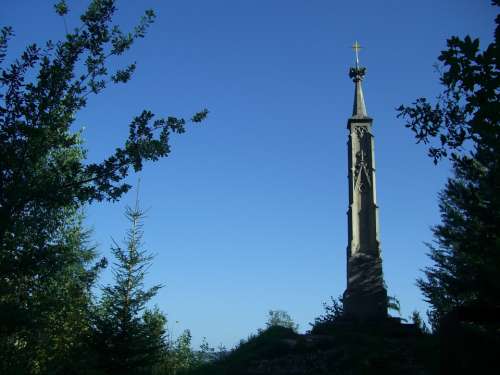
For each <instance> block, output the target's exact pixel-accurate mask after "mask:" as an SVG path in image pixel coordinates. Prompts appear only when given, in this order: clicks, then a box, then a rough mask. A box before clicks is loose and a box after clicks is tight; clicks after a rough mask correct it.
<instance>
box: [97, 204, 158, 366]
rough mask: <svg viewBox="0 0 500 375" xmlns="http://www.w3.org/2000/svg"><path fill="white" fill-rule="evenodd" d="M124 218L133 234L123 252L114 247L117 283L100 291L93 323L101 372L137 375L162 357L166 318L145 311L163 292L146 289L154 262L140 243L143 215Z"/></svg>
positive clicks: (133, 212) (128, 214) (129, 214)
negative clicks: (153, 299)
mask: <svg viewBox="0 0 500 375" xmlns="http://www.w3.org/2000/svg"><path fill="white" fill-rule="evenodd" d="M125 215H126V217H127V219H128V220H129V222H130V223H131V228H130V230H129V231H128V233H127V236H126V240H125V247H121V246H119V245H118V244H117V243H116V242H115V246H114V247H113V248H112V252H113V255H114V257H115V258H116V263H115V264H114V269H113V273H114V279H115V283H114V284H113V285H109V286H106V287H105V288H104V289H103V294H102V298H101V301H100V304H99V307H98V311H97V315H96V318H95V323H94V327H95V332H94V340H95V345H96V352H97V353H98V356H99V368H102V369H104V371H105V373H106V374H110V375H111V374H123V375H127V374H138V373H140V372H141V371H144V369H150V368H152V367H153V365H154V364H155V363H156V362H157V361H159V360H160V359H161V358H162V357H163V355H164V354H165V352H166V346H165V324H166V318H165V316H164V315H163V314H162V313H161V312H160V311H159V310H158V309H154V310H146V306H147V303H148V302H149V301H150V300H151V299H152V298H153V297H154V296H155V295H156V293H157V292H158V290H159V289H160V288H161V286H160V285H155V286H153V287H151V288H148V289H144V277H145V275H146V272H147V270H148V268H149V266H150V265H151V261H152V259H153V257H152V255H150V254H149V253H148V252H147V251H146V250H145V249H144V248H143V243H142V237H143V230H142V220H143V218H144V212H143V211H141V210H140V208H139V207H138V204H136V206H135V208H133V209H132V208H127V210H126V213H125Z"/></svg>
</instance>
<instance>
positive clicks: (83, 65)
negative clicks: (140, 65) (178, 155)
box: [0, 0, 207, 374]
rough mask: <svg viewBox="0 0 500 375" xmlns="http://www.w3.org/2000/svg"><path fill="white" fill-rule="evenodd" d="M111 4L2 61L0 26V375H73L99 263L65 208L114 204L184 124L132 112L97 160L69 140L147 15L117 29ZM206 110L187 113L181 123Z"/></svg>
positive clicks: (121, 73)
mask: <svg viewBox="0 0 500 375" xmlns="http://www.w3.org/2000/svg"><path fill="white" fill-rule="evenodd" d="M55 10H56V13H57V14H59V15H60V16H64V15H65V14H67V13H68V11H69V10H68V6H67V4H66V2H65V1H58V2H57V4H56V5H55ZM115 10H116V7H115V1H113V0H92V1H90V2H89V5H88V7H87V9H86V10H85V12H84V13H83V14H82V15H81V17H80V20H81V24H80V25H78V27H77V28H75V29H74V30H73V31H71V32H66V36H65V39H64V40H61V41H59V42H56V43H54V42H52V41H48V42H47V43H45V45H43V46H38V45H36V44H31V45H29V46H27V47H26V49H25V51H24V52H23V53H22V54H21V55H20V56H19V57H17V58H11V59H8V61H9V64H8V65H6V64H5V62H6V61H7V60H6V57H7V46H8V41H9V39H10V38H12V36H13V29H12V28H11V27H3V28H2V29H0V372H1V373H3V374H7V373H16V374H23V373H30V374H44V373H50V374H57V373H78V372H79V371H84V366H78V365H77V364H78V358H81V356H82V355H83V354H84V353H86V350H87V348H86V346H87V345H86V342H88V341H89V340H88V337H87V333H88V330H89V328H88V325H89V323H88V320H89V319H88V316H87V315H88V311H89V310H90V307H89V306H90V292H89V291H90V289H91V287H92V285H93V283H94V282H95V278H96V276H97V273H98V271H99V269H101V268H102V267H103V266H105V261H104V260H102V261H98V262H97V263H96V259H95V252H94V251H93V249H91V248H87V247H86V246H84V245H83V244H84V242H85V238H86V236H85V234H84V230H83V229H82V228H81V225H80V224H78V225H77V224H75V223H74V222H73V221H74V219H75V217H76V216H75V215H77V212H78V211H79V210H80V209H81V208H82V206H84V205H85V204H87V203H91V202H94V201H101V200H118V199H119V198H120V197H121V196H122V195H123V194H124V193H125V192H127V191H128V190H129V189H130V186H129V185H128V184H126V183H124V182H123V181H124V179H125V177H127V176H128V174H129V172H130V171H131V170H134V171H139V170H141V169H142V167H143V163H144V162H145V161H147V160H153V161H155V160H158V159H159V158H161V157H165V156H167V155H168V154H169V153H170V145H169V139H170V136H171V135H172V134H180V133H183V132H184V131H185V130H186V126H187V121H185V120H184V119H182V118H176V117H172V116H170V117H166V118H157V117H155V116H154V115H153V114H152V113H151V112H150V111H147V110H144V111H142V112H140V113H139V114H138V116H136V117H135V118H134V119H132V121H131V124H130V131H129V134H128V138H127V139H125V140H124V142H123V146H122V147H118V148H117V149H116V150H114V152H113V151H111V154H110V155H109V157H107V158H105V159H104V160H102V161H100V162H94V163H89V162H87V160H86V152H85V148H84V146H83V143H82V140H81V135H80V133H79V132H75V131H73V130H72V126H73V125H74V124H75V119H76V116H77V113H78V111H79V110H81V109H83V108H84V107H85V106H86V104H87V99H88V97H89V95H95V94H98V93H100V92H101V91H102V90H104V89H105V88H106V87H107V85H108V84H110V83H124V82H127V81H128V80H129V79H130V78H131V77H132V75H133V72H134V69H135V63H133V64H131V65H129V66H125V67H122V68H118V69H112V67H111V66H110V64H109V59H110V58H113V57H114V56H118V55H122V54H124V53H125V52H127V51H128V50H129V49H130V48H131V46H132V45H133V43H134V42H135V41H136V40H137V39H138V38H143V37H144V36H145V34H146V31H147V29H148V27H149V26H150V25H151V23H152V22H153V21H154V18H155V14H154V12H153V11H151V10H148V11H146V12H145V13H144V15H143V16H142V17H141V19H140V20H139V23H138V25H137V26H136V27H135V28H134V29H133V30H131V31H129V32H126V31H122V30H121V29H120V28H119V27H118V26H113V25H112V24H111V23H112V19H113V16H114V13H115ZM206 115H207V111H206V110H204V111H202V112H200V113H198V114H195V115H194V116H193V118H192V122H200V121H202V120H203V119H204V118H205V117H206ZM96 121H99V120H96ZM72 233H73V234H72ZM145 317H147V319H149V322H150V323H151V324H149V326H151V327H152V326H153V325H155V324H156V325H158V321H159V319H160V318H159V316H158V315H157V314H156V315H155V314H153V313H152V315H147V314H146V315H145ZM145 319H146V318H145ZM155 319H156V320H155ZM160 320H161V319H160ZM153 323H154V324H153ZM75 353H76V354H75ZM91 357H93V356H92V355H90V354H89V355H88V356H87V357H86V362H87V363H90V362H92V359H91ZM66 364H72V367H73V369H71V370H69V368H68V367H64V366H65V365H66ZM82 367H83V368H82Z"/></svg>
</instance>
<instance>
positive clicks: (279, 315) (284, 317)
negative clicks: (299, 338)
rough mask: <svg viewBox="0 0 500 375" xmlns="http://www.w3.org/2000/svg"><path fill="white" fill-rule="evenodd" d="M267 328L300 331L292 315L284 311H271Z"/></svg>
mask: <svg viewBox="0 0 500 375" xmlns="http://www.w3.org/2000/svg"><path fill="white" fill-rule="evenodd" d="M266 327H267V328H271V327H284V328H289V329H291V330H293V331H295V332H297V330H298V329H299V325H298V324H296V323H295V322H294V321H293V319H292V317H291V316H290V314H288V313H287V312H286V311H284V310H269V317H268V318H267V322H266Z"/></svg>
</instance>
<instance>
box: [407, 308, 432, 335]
mask: <svg viewBox="0 0 500 375" xmlns="http://www.w3.org/2000/svg"><path fill="white" fill-rule="evenodd" d="M410 321H411V322H412V323H413V324H415V326H416V327H417V328H418V329H419V330H420V332H422V333H426V334H428V333H430V332H429V328H427V325H426V324H425V322H424V320H423V319H422V317H421V316H420V313H419V312H418V311H417V310H414V311H413V312H412V313H411V315H410Z"/></svg>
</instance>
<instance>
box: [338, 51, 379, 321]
mask: <svg viewBox="0 0 500 375" xmlns="http://www.w3.org/2000/svg"><path fill="white" fill-rule="evenodd" d="M353 48H354V49H355V51H356V66H355V67H353V68H351V69H350V70H349V77H350V78H351V79H352V80H353V82H354V86H355V88H354V104H353V113H352V116H351V117H350V118H349V119H348V121H347V128H348V129H349V140H348V178H349V209H348V212H347V216H348V245H347V288H346V291H345V292H344V311H345V314H346V315H347V316H352V317H354V318H357V319H362V320H366V319H381V318H386V317H387V291H386V289H385V286H384V280H383V274H382V259H381V256H380V240H379V222H378V206H377V196H376V184H375V153H374V139H373V135H372V122H373V120H372V119H371V118H370V117H368V115H367V112H366V107H365V101H364V97H363V90H362V87H361V81H362V80H363V77H364V75H365V73H366V69H365V68H363V67H361V66H360V65H359V57H358V50H359V48H360V46H359V44H358V43H357V42H356V43H355V45H354V46H353Z"/></svg>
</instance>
